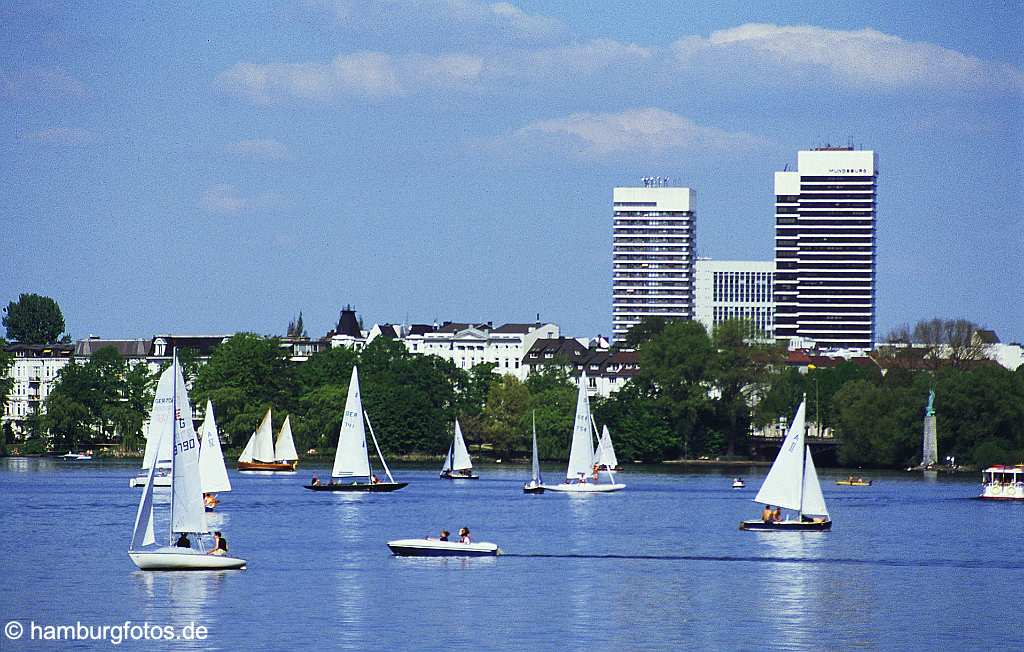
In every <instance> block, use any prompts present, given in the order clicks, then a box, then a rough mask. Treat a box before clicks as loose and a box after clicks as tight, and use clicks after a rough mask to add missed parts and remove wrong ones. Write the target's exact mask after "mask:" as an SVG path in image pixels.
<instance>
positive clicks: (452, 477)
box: [438, 471, 480, 480]
mask: <svg viewBox="0 0 1024 652" xmlns="http://www.w3.org/2000/svg"><path fill="white" fill-rule="evenodd" d="M438 477H440V478H441V479H442V480H479V479H480V476H478V475H474V474H473V472H472V471H471V472H470V473H469V475H462V474H461V473H448V472H446V471H442V472H441V474H440V475H439V476H438Z"/></svg>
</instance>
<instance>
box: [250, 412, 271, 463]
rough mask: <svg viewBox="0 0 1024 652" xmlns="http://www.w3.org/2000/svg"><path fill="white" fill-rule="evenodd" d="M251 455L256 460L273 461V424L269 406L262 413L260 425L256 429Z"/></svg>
mask: <svg viewBox="0 0 1024 652" xmlns="http://www.w3.org/2000/svg"><path fill="white" fill-rule="evenodd" d="M252 456H253V459H255V460H256V461H257V462H273V461H274V424H273V420H272V418H271V416H270V408H267V413H266V414H265V415H263V421H260V427H259V428H257V429H256V441H255V442H254V443H253V449H252Z"/></svg>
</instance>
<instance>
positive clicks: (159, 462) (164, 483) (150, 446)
mask: <svg viewBox="0 0 1024 652" xmlns="http://www.w3.org/2000/svg"><path fill="white" fill-rule="evenodd" d="M172 382H173V379H171V378H170V377H169V376H168V377H167V379H166V380H165V379H164V376H162V375H161V376H160V380H159V381H157V388H156V395H157V396H160V394H161V390H163V391H164V392H165V393H166V392H170V391H172V390H173V387H172V385H171V383H172ZM161 383H163V385H162V384H161ZM170 409H171V408H170V406H169V405H162V404H159V403H157V401H156V400H155V399H154V401H153V409H152V410H150V411H149V422H148V423H147V424H146V427H145V430H146V452H145V453H144V454H143V457H142V470H143V473H142V474H141V475H138V476H136V477H134V478H132V479H131V480H130V481H129V482H128V486H130V487H145V486H146V483H147V482H150V476H152V482H153V484H154V486H156V487H170V486H171V441H170V440H169V439H165V440H163V441H161V440H160V437H159V435H160V433H159V429H158V428H157V427H156V425H155V424H157V423H160V422H162V421H164V420H166V419H168V418H169V416H168V415H169V414H170ZM154 465H156V473H153V474H150V473H148V471H149V470H150V469H151V468H153V466H154Z"/></svg>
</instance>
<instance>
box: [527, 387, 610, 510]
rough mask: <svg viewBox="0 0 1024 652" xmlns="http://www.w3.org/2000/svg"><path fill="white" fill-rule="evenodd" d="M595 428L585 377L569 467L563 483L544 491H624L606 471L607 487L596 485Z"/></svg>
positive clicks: (577, 404) (576, 492)
mask: <svg viewBox="0 0 1024 652" xmlns="http://www.w3.org/2000/svg"><path fill="white" fill-rule="evenodd" d="M596 434H597V428H596V426H594V423H593V419H591V417H590V399H589V398H588V397H587V374H586V372H584V373H583V374H581V375H580V389H579V393H578V395H577V397H576V421H575V423H574V424H573V430H572V445H571V446H570V448H569V467H568V468H567V469H566V472H565V482H562V483H560V484H554V485H550V484H546V485H542V486H543V487H544V489H545V490H547V491H558V492H562V493H573V494H594V493H609V492H612V491H620V490H622V489H625V488H626V485H624V484H617V483H616V482H615V476H614V475H613V473H612V471H611V470H610V469H609V470H608V478H609V480H610V481H611V482H610V483H609V484H600V483H599V482H598V479H599V474H598V470H597V464H596V462H595V459H594V438H593V435H596ZM598 439H599V440H600V438H598Z"/></svg>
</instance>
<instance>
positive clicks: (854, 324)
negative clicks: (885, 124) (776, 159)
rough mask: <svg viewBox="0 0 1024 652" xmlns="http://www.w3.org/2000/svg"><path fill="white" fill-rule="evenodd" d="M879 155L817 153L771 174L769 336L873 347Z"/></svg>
mask: <svg viewBox="0 0 1024 652" xmlns="http://www.w3.org/2000/svg"><path fill="white" fill-rule="evenodd" d="M877 177H878V157H877V155H876V154H875V152H873V151H870V150H855V149H853V148H852V147H821V148H817V149H814V150H809V151H801V152H799V153H798V154H797V170H796V171H794V172H790V171H785V172H776V173H775V284H774V292H775V337H776V339H778V340H782V341H787V340H790V339H791V338H795V337H799V338H803V339H806V340H811V341H813V342H815V343H816V345H817V346H818V347H819V348H821V349H854V350H870V349H871V348H872V346H873V343H874V341H875V292H876V284H875V258H876V256H875V253H876V252H875V217H876V213H875V210H876V202H875V199H876V187H877V185H876V181H877Z"/></svg>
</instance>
